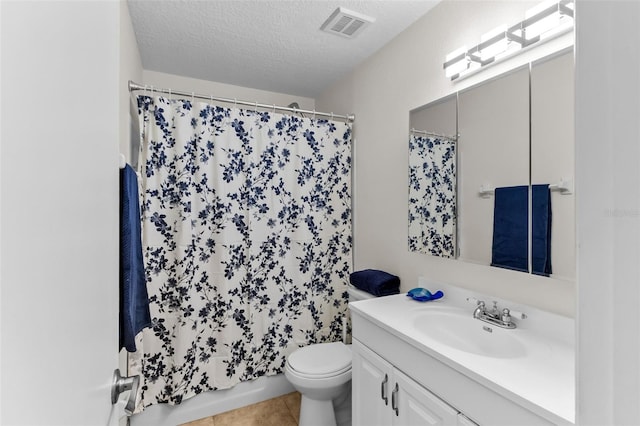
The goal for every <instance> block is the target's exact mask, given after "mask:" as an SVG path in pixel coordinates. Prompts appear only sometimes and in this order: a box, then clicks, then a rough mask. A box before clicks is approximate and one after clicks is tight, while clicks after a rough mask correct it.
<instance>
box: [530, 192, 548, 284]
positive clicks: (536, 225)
mask: <svg viewBox="0 0 640 426" xmlns="http://www.w3.org/2000/svg"><path fill="white" fill-rule="evenodd" d="M531 200H532V201H531V202H532V207H531V225H532V241H531V263H532V268H533V273H534V274H537V275H545V276H549V274H551V193H550V192H549V185H533V193H532V194H531Z"/></svg>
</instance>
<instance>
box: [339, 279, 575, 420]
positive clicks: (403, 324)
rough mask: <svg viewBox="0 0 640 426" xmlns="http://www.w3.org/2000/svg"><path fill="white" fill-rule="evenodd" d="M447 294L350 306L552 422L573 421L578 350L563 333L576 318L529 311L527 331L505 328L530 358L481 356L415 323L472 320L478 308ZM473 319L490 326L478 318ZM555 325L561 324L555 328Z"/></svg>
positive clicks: (377, 299) (417, 346)
mask: <svg viewBox="0 0 640 426" xmlns="http://www.w3.org/2000/svg"><path fill="white" fill-rule="evenodd" d="M447 293H448V292H447V291H446V290H445V297H444V298H443V299H440V300H437V301H430V302H422V303H421V302H417V301H414V300H412V299H411V298H409V297H407V296H406V293H403V294H399V295H395V296H388V297H381V298H376V299H369V300H364V301H359V302H354V303H351V304H350V308H351V310H352V312H354V313H356V314H359V315H361V316H363V317H364V318H366V319H368V320H370V321H371V322H373V323H374V324H376V325H377V326H379V327H381V328H383V329H386V330H387V331H389V332H391V333H393V334H394V335H395V336H397V337H399V338H401V339H402V340H404V341H406V342H407V343H409V344H410V345H413V346H414V347H416V348H418V349H420V350H421V351H423V352H425V353H426V354H428V355H430V356H432V357H434V358H436V359H438V360H439V361H441V362H443V363H444V364H446V365H448V366H449V367H451V368H453V369H455V370H457V371H459V372H460V373H462V374H464V375H465V376H467V377H469V378H471V379H473V380H475V381H477V382H479V383H480V384H482V385H483V386H485V387H487V388H490V389H492V390H493V391H495V392H497V393H499V394H500V395H502V396H504V397H505V398H508V399H510V400H512V401H514V402H515V403H517V404H519V405H521V406H523V407H525V408H527V409H529V410H531V411H533V412H534V413H537V414H541V415H543V417H546V418H551V419H553V418H556V416H557V417H558V418H559V419H562V420H563V421H564V422H569V423H574V421H575V367H574V363H575V351H574V347H573V344H572V342H571V341H567V339H563V338H562V336H563V333H562V332H560V333H559V332H558V331H559V329H560V328H570V327H571V324H572V323H573V320H571V319H567V318H565V317H558V318H555V317H556V316H555V315H554V314H548V315H547V314H545V313H542V312H541V311H537V310H535V309H533V308H527V309H528V311H530V312H532V313H533V315H530V318H528V319H526V320H523V322H522V324H523V326H522V327H519V328H516V329H513V330H504V332H507V333H510V336H512V337H514V338H516V339H518V340H520V341H521V342H523V344H524V345H526V347H527V355H526V356H523V357H517V358H495V357H489V356H483V355H478V354H474V353H470V352H465V351H462V350H457V349H455V348H453V347H451V346H448V345H446V344H443V343H441V342H439V341H438V340H435V339H430V338H429V337H428V333H426V334H425V333H424V330H420V327H422V326H424V327H425V329H428V327H430V325H429V324H426V323H425V324H415V321H414V319H415V318H416V316H418V315H419V314H420V313H423V312H425V310H442V309H452V310H455V311H456V312H462V313H464V314H467V313H468V315H469V316H470V317H471V316H472V313H473V309H474V307H473V305H465V306H460V304H459V303H456V301H455V300H454V298H453V297H452V298H451V300H448V298H447ZM489 300H491V299H489ZM501 306H505V305H504V304H503V305H501ZM506 306H508V307H511V306H510V305H506ZM518 308H519V309H523V308H522V307H518ZM534 311H535V312H534ZM471 320H473V321H478V322H479V323H480V324H485V323H483V322H481V321H479V320H475V319H473V318H471ZM554 320H555V321H554ZM526 321H535V322H537V323H536V324H534V323H532V322H529V323H526ZM554 322H555V323H557V324H555V325H554ZM525 324H526V326H525ZM545 327H547V329H548V333H547V332H545ZM500 331H501V332H502V330H500Z"/></svg>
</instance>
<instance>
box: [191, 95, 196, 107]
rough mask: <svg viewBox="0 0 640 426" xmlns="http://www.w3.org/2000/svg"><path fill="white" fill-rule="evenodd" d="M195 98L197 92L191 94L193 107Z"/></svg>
mask: <svg viewBox="0 0 640 426" xmlns="http://www.w3.org/2000/svg"><path fill="white" fill-rule="evenodd" d="M195 97H196V93H195V92H191V105H193V103H194V102H195V101H196V100H195Z"/></svg>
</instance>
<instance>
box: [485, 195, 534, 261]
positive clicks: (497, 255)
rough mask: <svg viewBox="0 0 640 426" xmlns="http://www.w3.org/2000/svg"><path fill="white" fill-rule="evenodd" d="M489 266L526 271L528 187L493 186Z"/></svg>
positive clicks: (527, 251)
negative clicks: (493, 200) (491, 242)
mask: <svg viewBox="0 0 640 426" xmlns="http://www.w3.org/2000/svg"><path fill="white" fill-rule="evenodd" d="M494 195H495V196H494V198H495V203H494V208H493V244H492V248H491V266H498V267H500V268H507V269H514V270H517V271H523V272H528V271H529V246H528V244H527V242H528V239H529V238H528V237H529V222H528V215H529V187H528V186H510V187H504V188H496V189H495V192H494Z"/></svg>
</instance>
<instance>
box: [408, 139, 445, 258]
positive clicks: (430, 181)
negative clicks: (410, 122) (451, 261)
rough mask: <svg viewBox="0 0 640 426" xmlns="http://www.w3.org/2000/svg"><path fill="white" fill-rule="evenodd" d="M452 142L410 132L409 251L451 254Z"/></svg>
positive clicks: (442, 254) (439, 254)
mask: <svg viewBox="0 0 640 426" xmlns="http://www.w3.org/2000/svg"><path fill="white" fill-rule="evenodd" d="M455 211H456V148H455V142H454V141H451V140H448V139H445V138H437V137H428V136H420V135H416V134H411V137H410V139H409V250H411V251H417V252H421V253H426V254H431V255H434V256H440V257H454V256H455V229H456V224H455Z"/></svg>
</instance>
